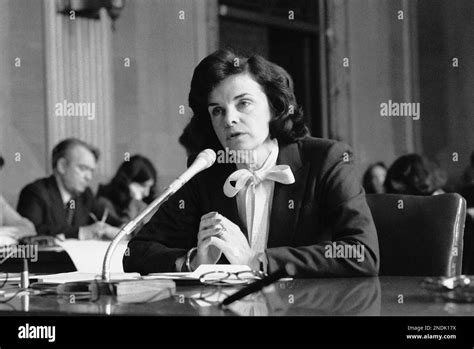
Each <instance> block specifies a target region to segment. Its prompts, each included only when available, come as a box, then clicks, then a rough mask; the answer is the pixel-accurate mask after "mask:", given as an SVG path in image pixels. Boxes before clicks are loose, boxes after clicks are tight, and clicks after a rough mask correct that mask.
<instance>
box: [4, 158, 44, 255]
mask: <svg viewBox="0 0 474 349" xmlns="http://www.w3.org/2000/svg"><path fill="white" fill-rule="evenodd" d="M3 164H4V161H3V158H2V157H1V156H0V170H1V169H2V167H3ZM35 235H36V230H35V226H34V225H33V223H31V222H30V221H29V220H28V219H26V218H23V217H22V216H20V215H19V214H18V212H16V211H15V210H14V209H13V208H12V207H11V206H10V205H9V204H8V203H7V202H6V200H5V199H4V198H3V196H2V194H1V193H0V246H5V245H14V244H17V243H18V241H19V240H21V239H23V238H25V237H29V236H35Z"/></svg>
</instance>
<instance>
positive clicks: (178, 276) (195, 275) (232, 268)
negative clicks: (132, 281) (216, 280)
mask: <svg viewBox="0 0 474 349" xmlns="http://www.w3.org/2000/svg"><path fill="white" fill-rule="evenodd" d="M240 271H251V269H250V267H249V266H247V265H238V264H202V265H200V266H199V267H198V268H197V269H196V270H195V271H194V272H185V273H179V272H174V273H152V274H148V275H146V276H142V278H144V279H159V280H175V281H189V282H192V281H194V282H199V278H200V277H201V275H203V274H206V273H210V272H217V273H219V272H222V273H226V272H227V273H237V272H240ZM226 282H227V283H229V284H240V283H243V282H242V281H241V280H238V279H237V277H235V276H231V277H229V279H228V280H226Z"/></svg>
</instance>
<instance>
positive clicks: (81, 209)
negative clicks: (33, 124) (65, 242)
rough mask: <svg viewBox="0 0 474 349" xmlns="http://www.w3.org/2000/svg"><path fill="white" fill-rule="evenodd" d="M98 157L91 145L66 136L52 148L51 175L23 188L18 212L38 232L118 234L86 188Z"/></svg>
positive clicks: (71, 235) (79, 236)
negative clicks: (31, 223) (30, 222)
mask: <svg viewBox="0 0 474 349" xmlns="http://www.w3.org/2000/svg"><path fill="white" fill-rule="evenodd" d="M98 157H99V152H98V150H97V149H95V148H94V147H92V146H91V145H89V144H87V143H85V142H83V141H81V140H79V139H76V138H68V139H65V140H63V141H61V142H60V143H59V144H57V145H56V146H55V147H54V149H53V153H52V167H53V174H52V175H51V176H50V177H47V178H42V179H38V180H36V181H35V182H33V183H30V184H28V185H27V186H25V187H24V188H23V189H22V191H21V193H20V198H19V201H18V212H19V213H20V214H21V215H22V216H23V217H26V218H28V219H29V220H31V221H32V222H33V224H34V225H35V227H36V230H37V232H38V234H39V235H53V236H57V235H64V237H66V238H77V239H80V240H90V239H107V240H109V239H112V238H113V237H114V236H115V235H116V234H117V232H118V229H117V228H115V227H113V226H111V225H109V224H107V223H106V222H104V221H103V220H104V219H105V216H104V215H103V211H101V210H100V207H99V206H98V205H97V203H96V201H95V198H94V195H93V193H92V190H91V189H90V188H89V184H90V182H91V180H92V176H93V173H94V170H95V167H96V162H97V160H98Z"/></svg>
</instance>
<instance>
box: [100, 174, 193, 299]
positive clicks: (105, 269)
mask: <svg viewBox="0 0 474 349" xmlns="http://www.w3.org/2000/svg"><path fill="white" fill-rule="evenodd" d="M183 182H185V181H183V180H181V179H180V178H178V180H176V181H174V182H173V183H172V184H171V185H170V186H169V187H168V188H166V189H165V191H164V192H163V193H162V194H161V195H160V196H158V197H157V198H156V199H155V200H153V201H152V202H151V203H150V204H149V205H148V206H147V207H146V208H145V209H144V210H143V211H142V212H141V213H140V214H139V215H138V216H137V217H135V218H134V219H133V220H131V221H130V222H128V223H127V224H126V225H124V226H123V227H122V229H120V231H119V233H118V234H117V235H116V236H115V238H114V239H113V240H112V242H111V243H110V245H109V247H108V248H107V252H106V253H105V257H104V262H103V264H102V278H101V280H96V281H95V282H94V283H95V287H98V288H99V289H98V290H97V291H98V292H99V293H100V294H102V295H114V294H115V290H114V286H115V285H117V284H118V283H119V282H120V280H115V281H114V280H111V276H110V264H111V261H112V255H113V253H114V251H115V250H116V249H117V246H118V244H119V242H120V240H122V239H123V237H124V236H126V235H129V234H131V233H132V232H133V231H134V230H135V229H136V228H137V227H138V225H139V224H141V223H142V222H143V221H145V220H146V218H147V217H149V216H151V215H153V214H154V213H155V212H156V211H157V210H158V209H159V208H160V206H161V205H162V204H163V203H164V202H165V201H166V200H168V199H169V197H170V196H171V195H173V194H174V193H175V192H176V191H178V189H179V188H180V187H182V186H183V184H184V183H183Z"/></svg>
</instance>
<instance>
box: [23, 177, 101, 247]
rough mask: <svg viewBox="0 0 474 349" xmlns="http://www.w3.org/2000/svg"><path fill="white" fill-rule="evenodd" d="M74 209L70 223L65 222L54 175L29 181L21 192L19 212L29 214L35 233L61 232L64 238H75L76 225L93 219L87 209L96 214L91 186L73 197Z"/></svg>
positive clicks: (87, 222) (26, 215) (81, 224)
mask: <svg viewBox="0 0 474 349" xmlns="http://www.w3.org/2000/svg"><path fill="white" fill-rule="evenodd" d="M74 200H75V210H74V216H73V220H72V224H69V223H68V220H67V211H66V209H65V207H64V204H63V200H62V198H61V193H60V192H59V188H58V185H57V183H56V178H55V177H54V175H52V176H50V177H47V178H42V179H38V180H36V181H34V182H33V183H30V184H28V185H27V186H26V187H24V188H23V189H22V191H21V193H20V199H19V201H18V212H19V213H20V214H21V215H22V216H23V217H26V218H28V219H29V220H30V221H32V222H33V224H34V225H35V227H36V231H37V232H38V235H57V234H61V233H62V234H64V235H65V236H66V238H77V234H78V231H79V227H81V226H84V225H89V224H91V223H93V220H92V219H91V217H90V216H89V213H91V212H93V213H94V214H95V215H98V214H99V219H100V216H101V215H100V211H101V210H100V209H99V208H98V207H97V205H96V202H95V199H94V195H93V193H92V191H91V189H90V188H87V189H86V191H84V193H82V194H81V195H79V196H76V197H74Z"/></svg>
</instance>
